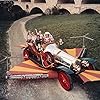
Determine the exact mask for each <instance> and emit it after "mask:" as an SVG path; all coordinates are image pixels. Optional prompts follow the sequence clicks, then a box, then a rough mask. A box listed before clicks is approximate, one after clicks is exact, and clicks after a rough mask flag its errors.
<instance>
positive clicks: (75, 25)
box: [26, 14, 100, 69]
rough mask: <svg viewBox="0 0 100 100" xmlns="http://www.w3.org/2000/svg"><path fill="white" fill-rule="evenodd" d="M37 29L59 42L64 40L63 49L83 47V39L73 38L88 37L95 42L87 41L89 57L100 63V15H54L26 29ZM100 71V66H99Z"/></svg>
mask: <svg viewBox="0 0 100 100" xmlns="http://www.w3.org/2000/svg"><path fill="white" fill-rule="evenodd" d="M35 28H37V29H39V30H41V31H42V33H44V32H45V31H49V32H50V33H51V34H52V35H53V36H54V38H55V40H56V41H57V40H58V39H59V38H62V39H63V41H64V45H63V46H62V48H65V47H66V48H74V47H82V39H70V37H71V36H80V35H84V34H86V33H90V34H89V35H88V36H89V37H91V38H93V39H94V41H90V40H85V46H86V48H87V49H88V55H87V57H91V58H95V59H96V60H97V61H98V62H100V15H95V14H94V15H91V14H90V15H69V16H66V15H52V16H41V17H38V18H35V19H32V20H30V21H28V22H27V23H26V29H27V30H31V31H34V29H35ZM97 68H98V69H100V64H99V63H98V64H97Z"/></svg>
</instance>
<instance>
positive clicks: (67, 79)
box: [58, 71, 73, 91]
mask: <svg viewBox="0 0 100 100" xmlns="http://www.w3.org/2000/svg"><path fill="white" fill-rule="evenodd" d="M58 80H59V82H60V84H61V86H62V87H63V88H64V89H65V90H67V91H70V90H71V89H72V87H73V85H72V80H71V76H69V75H68V74H66V73H65V72H63V71H61V72H59V73H58Z"/></svg>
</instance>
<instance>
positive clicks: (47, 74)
mask: <svg viewBox="0 0 100 100" xmlns="http://www.w3.org/2000/svg"><path fill="white" fill-rule="evenodd" d="M7 76H8V77H9V78H10V79H22V78H25V79H27V77H28V78H29V79H30V77H31V78H32V79H37V78H57V77H58V73H57V72H55V71H52V70H48V69H45V68H42V67H40V66H39V65H38V64H36V63H34V62H33V61H31V60H27V61H24V62H22V63H20V64H18V65H16V66H14V67H12V68H11V69H10V70H9V71H8V72H7Z"/></svg>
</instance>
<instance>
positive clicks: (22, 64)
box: [13, 63, 47, 71]
mask: <svg viewBox="0 0 100 100" xmlns="http://www.w3.org/2000/svg"><path fill="white" fill-rule="evenodd" d="M18 66H20V67H25V68H30V69H40V70H45V71H47V69H45V68H41V67H39V66H35V65H29V64H25V63H21V64H19V65H18ZM13 68H14V67H13Z"/></svg>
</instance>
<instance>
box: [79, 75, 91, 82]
mask: <svg viewBox="0 0 100 100" xmlns="http://www.w3.org/2000/svg"><path fill="white" fill-rule="evenodd" d="M79 76H80V78H81V79H82V80H83V81H84V83H86V82H88V81H90V80H89V79H87V78H86V77H85V76H83V75H82V74H80V75H79Z"/></svg>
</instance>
